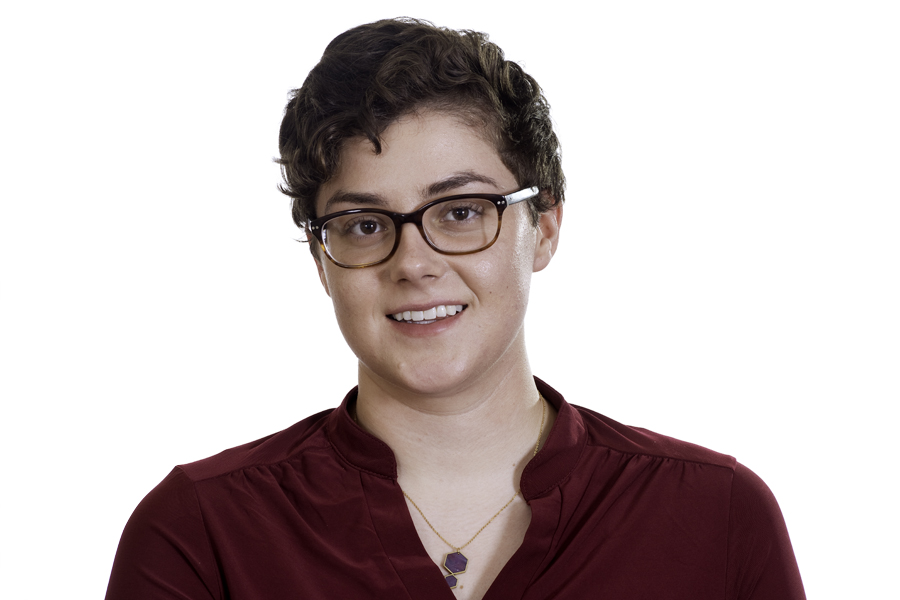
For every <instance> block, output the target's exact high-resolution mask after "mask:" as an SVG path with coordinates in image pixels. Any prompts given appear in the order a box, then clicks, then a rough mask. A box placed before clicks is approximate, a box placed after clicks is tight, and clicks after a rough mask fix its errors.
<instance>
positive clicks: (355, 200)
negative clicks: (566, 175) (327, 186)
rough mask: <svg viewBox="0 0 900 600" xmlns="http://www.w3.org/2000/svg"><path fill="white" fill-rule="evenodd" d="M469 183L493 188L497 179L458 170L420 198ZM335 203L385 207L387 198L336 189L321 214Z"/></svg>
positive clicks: (435, 184) (445, 191)
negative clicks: (483, 184)
mask: <svg viewBox="0 0 900 600" xmlns="http://www.w3.org/2000/svg"><path fill="white" fill-rule="evenodd" d="M470 183H485V184H487V185H490V186H492V187H494V188H497V187H498V186H497V181H496V180H494V179H493V178H492V177H488V176H487V175H481V174H480V173H475V172H474V171H460V172H459V173H454V174H453V175H450V176H449V177H445V178H444V179H441V180H440V181H436V182H434V183H432V184H430V185H429V186H428V187H426V188H425V190H424V192H423V193H422V200H423V201H424V200H428V199H429V198H434V197H435V196H439V195H441V194H446V193H447V192H451V191H454V190H457V189H459V188H461V187H464V186H466V185H468V184H470ZM336 204H355V205H358V206H375V207H379V208H387V205H388V203H387V200H386V199H385V198H384V197H382V196H381V195H379V194H372V193H368V192H345V191H342V190H338V191H337V192H335V193H334V195H333V196H331V198H329V199H328V201H327V202H326V203H325V208H324V212H323V214H326V215H327V214H329V213H331V212H332V210H331V209H332V208H333V207H334V206H335V205H336Z"/></svg>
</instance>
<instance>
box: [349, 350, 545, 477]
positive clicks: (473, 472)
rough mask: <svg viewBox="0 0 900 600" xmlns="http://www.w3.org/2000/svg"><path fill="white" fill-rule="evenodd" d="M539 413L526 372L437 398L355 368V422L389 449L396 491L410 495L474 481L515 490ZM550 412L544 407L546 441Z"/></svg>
mask: <svg viewBox="0 0 900 600" xmlns="http://www.w3.org/2000/svg"><path fill="white" fill-rule="evenodd" d="M543 411H544V408H543V401H541V400H540V398H539V394H538V391H537V388H536V387H535V384H534V379H533V378H532V376H531V373H530V370H528V369H527V367H526V368H525V369H524V370H520V371H519V372H518V373H515V372H510V373H508V374H507V375H506V376H505V377H504V378H503V379H502V380H501V381H499V382H493V383H492V384H490V385H483V384H482V385H471V386H468V387H466V388H464V389H462V390H454V391H453V392H451V393H443V394H420V393H412V392H409V391H408V390H403V389H399V388H398V387H396V386H391V385H389V384H386V383H385V382H383V381H378V380H377V379H376V378H374V377H371V376H370V375H369V373H368V372H366V370H365V369H364V368H362V367H361V368H360V385H359V396H358V399H357V404H356V415H357V420H358V422H359V424H360V425H361V426H363V427H364V428H366V429H368V430H369V431H370V432H371V433H373V434H374V435H375V436H377V437H378V438H380V439H381V440H382V441H384V442H385V443H386V444H388V446H390V447H391V449H392V450H393V452H394V455H395V457H396V459H397V464H398V473H399V477H400V484H401V486H402V487H403V489H404V490H406V491H407V492H409V493H411V494H415V493H416V492H418V491H421V492H422V493H425V492H426V491H427V490H429V489H433V488H435V487H440V488H443V489H445V490H446V489H447V487H448V486H449V487H455V488H458V489H461V488H468V487H470V486H472V485H473V484H475V483H478V482H481V483H483V484H484V485H490V487H495V488H498V489H499V488H501V487H502V488H503V489H508V490H515V489H518V485H519V478H520V476H521V472H522V469H524V467H525V464H526V463H527V462H528V460H529V459H530V458H531V457H532V455H533V453H534V447H535V443H536V442H537V437H538V431H539V428H540V424H541V420H542V413H543ZM552 412H553V411H551V410H550V409H549V407H548V409H547V414H546V419H545V422H544V431H543V433H544V435H545V436H546V435H547V433H548V432H549V430H550V425H551V423H552V417H553V415H552Z"/></svg>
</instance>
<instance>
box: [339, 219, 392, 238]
mask: <svg viewBox="0 0 900 600" xmlns="http://www.w3.org/2000/svg"><path fill="white" fill-rule="evenodd" d="M386 230H387V225H386V224H385V223H384V222H382V220H381V219H378V218H377V217H375V216H373V215H360V216H358V217H356V218H355V219H352V220H350V221H348V222H346V223H344V227H343V233H344V235H356V236H361V237H366V236H370V235H375V234H377V233H382V232H384V231H386Z"/></svg>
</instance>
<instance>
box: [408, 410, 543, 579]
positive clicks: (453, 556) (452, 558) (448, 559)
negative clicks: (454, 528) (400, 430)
mask: <svg viewBox="0 0 900 600" xmlns="http://www.w3.org/2000/svg"><path fill="white" fill-rule="evenodd" d="M539 398H540V401H541V428H540V430H539V431H538V437H537V441H536V442H535V443H534V453H532V456H535V455H537V453H538V448H540V446H541V438H542V437H543V436H544V419H545V418H546V417H547V401H546V400H544V397H543V396H541V395H539ZM401 491H402V490H401ZM520 491H521V490H516V493H515V494H513V497H512V498H510V499H509V502H507V503H506V504H504V505H503V508H501V509H500V510H498V511H497V512H496V513H495V514H494V516H493V517H491V518H490V519H488V522H487V523H485V524H484V525H482V526H481V529H479V530H478V531H476V532H475V535H473V536H472V537H471V538H469V541H468V542H466V543H465V544H463V545H462V546H454V545H453V544H451V543H450V542H448V541H447V540H446V538H444V536H442V535H441V534H440V533H438V530H437V529H435V528H434V525H432V524H431V521H429V520H428V517H426V516H425V513H423V512H422V509H421V508H419V505H418V504H416V501H415V500H413V499H412V498H410V497H409V494H407V493H406V492H403V495H404V496H406V499H407V500H409V501H410V503H411V504H412V505H413V506H414V507H415V508H416V510H417V511H419V514H420V515H422V519H424V520H425V523H426V524H427V525H428V527H430V528H431V530H432V531H433V532H434V534H435V535H436V536H438V537H439V538H441V541H442V542H444V543H445V544H447V545H448V546H450V547H451V548H452V549H453V552H448V553H447V554H445V555H444V561H443V563H442V564H443V565H444V568H445V569H447V571H448V572H449V573H450V574H449V575H447V576H446V577H444V579H445V580H446V581H447V585H449V586H450V589H453V588H455V587H456V586H457V584H458V583H459V580H458V579H457V578H456V576H457V575H462V574H463V573H465V572H466V568H467V566H468V564H469V559H468V558H466V556H465V555H464V554H463V553H462V552H460V550H462V549H463V548H465V547H466V546H468V545H469V544H471V543H472V542H473V541H474V540H475V538H477V537H478V535H479V534H480V533H481V532H482V531H484V530H485V529H486V528H487V526H488V525H490V524H491V523H493V522H494V519H496V518H497V517H499V516H500V513H502V512H503V511H504V510H506V507H508V506H509V505H510V504H512V503H513V500H515V499H516V496H518V495H519V492H520Z"/></svg>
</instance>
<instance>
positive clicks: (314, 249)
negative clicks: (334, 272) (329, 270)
mask: <svg viewBox="0 0 900 600" xmlns="http://www.w3.org/2000/svg"><path fill="white" fill-rule="evenodd" d="M306 241H307V242H309V249H310V250H311V254H312V257H313V260H314V261H315V263H316V270H317V271H318V272H319V281H321V282H322V287H323V288H325V293H326V294H328V297H329V298H330V297H331V291H330V290H329V289H328V280H327V279H326V278H325V269H324V268H323V267H322V251H321V249H320V248H319V241H318V240H317V239H316V238H315V237H314V236H313V235H312V234H310V233H309V232H308V231H307V232H306Z"/></svg>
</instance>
